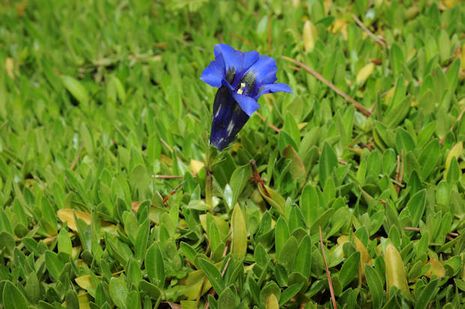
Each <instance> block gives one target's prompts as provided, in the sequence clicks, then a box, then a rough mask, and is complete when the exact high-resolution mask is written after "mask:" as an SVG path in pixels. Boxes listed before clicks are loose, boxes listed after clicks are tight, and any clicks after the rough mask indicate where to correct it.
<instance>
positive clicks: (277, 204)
mask: <svg viewBox="0 0 465 309" xmlns="http://www.w3.org/2000/svg"><path fill="white" fill-rule="evenodd" d="M258 191H259V192H260V194H261V195H262V197H263V198H264V199H265V201H267V203H268V204H270V205H271V206H272V207H273V208H275V209H276V211H278V212H279V213H280V214H281V215H284V214H285V212H284V208H285V206H286V200H285V199H284V197H282V196H281V194H279V193H278V192H276V191H274V190H273V189H271V188H270V187H268V186H267V185H263V186H262V185H259V186H258Z"/></svg>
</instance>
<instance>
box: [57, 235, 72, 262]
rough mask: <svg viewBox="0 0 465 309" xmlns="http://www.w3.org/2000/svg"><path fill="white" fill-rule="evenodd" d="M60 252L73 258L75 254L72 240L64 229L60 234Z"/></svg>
mask: <svg viewBox="0 0 465 309" xmlns="http://www.w3.org/2000/svg"><path fill="white" fill-rule="evenodd" d="M58 252H63V253H66V254H68V255H69V256H71V255H72V253H73V245H72V243H71V238H70V236H69V233H68V231H67V230H66V229H65V228H62V229H61V230H60V232H59V233H58Z"/></svg>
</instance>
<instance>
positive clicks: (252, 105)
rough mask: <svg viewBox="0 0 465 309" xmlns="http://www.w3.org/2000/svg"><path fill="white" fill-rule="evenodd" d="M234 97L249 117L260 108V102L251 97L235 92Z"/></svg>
mask: <svg viewBox="0 0 465 309" xmlns="http://www.w3.org/2000/svg"><path fill="white" fill-rule="evenodd" d="M233 97H234V99H235V100H236V102H237V103H238V104H239V106H240V107H241V109H242V110H243V111H244V113H246V114H247V116H249V117H250V116H252V114H253V113H254V112H255V111H256V110H257V109H259V108H260V104H258V103H257V101H256V100H255V99H253V98H251V97H248V96H246V95H242V94H238V93H233Z"/></svg>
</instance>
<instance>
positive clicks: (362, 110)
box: [282, 56, 371, 117]
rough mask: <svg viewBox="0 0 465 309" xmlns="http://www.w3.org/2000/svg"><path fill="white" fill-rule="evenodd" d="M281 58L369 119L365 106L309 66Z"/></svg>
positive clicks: (284, 57) (287, 58)
mask: <svg viewBox="0 0 465 309" xmlns="http://www.w3.org/2000/svg"><path fill="white" fill-rule="evenodd" d="M282 58H283V59H284V60H286V61H289V62H291V63H293V64H295V65H297V66H298V67H300V68H302V69H303V70H305V71H306V72H307V73H309V74H310V75H312V76H313V77H315V78H316V79H318V80H319V81H320V82H322V83H323V84H325V85H326V86H328V87H329V88H330V89H331V90H333V91H334V92H336V93H337V94H338V95H340V96H341V97H343V98H344V99H345V100H346V101H347V102H349V103H351V104H353V105H354V107H355V108H356V109H357V110H358V111H359V112H360V113H362V114H363V115H365V116H366V117H370V116H371V111H369V110H368V109H367V108H366V107H365V106H363V105H362V104H361V103H360V102H358V101H356V100H355V99H354V98H352V97H351V96H350V95H348V94H347V93H345V92H344V91H342V90H341V89H339V88H338V87H336V85H334V84H333V83H331V82H330V81H328V80H327V79H326V78H324V77H323V76H322V75H321V74H320V73H318V72H317V71H315V70H313V69H312V68H310V67H309V66H307V65H306V64H304V63H302V62H300V61H297V60H295V59H293V58H290V57H287V56H282Z"/></svg>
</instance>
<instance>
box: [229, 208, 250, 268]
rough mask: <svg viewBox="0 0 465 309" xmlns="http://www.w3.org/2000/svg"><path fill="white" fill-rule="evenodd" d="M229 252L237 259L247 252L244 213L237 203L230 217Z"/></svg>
mask: <svg viewBox="0 0 465 309" xmlns="http://www.w3.org/2000/svg"><path fill="white" fill-rule="evenodd" d="M231 238H232V247H231V253H232V255H234V256H236V257H237V258H239V259H243V258H244V257H245V254H246V252H247V227H246V223H245V218H244V214H243V213H242V210H241V207H240V206H239V204H236V206H235V207H234V210H233V212H232V219H231Z"/></svg>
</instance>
